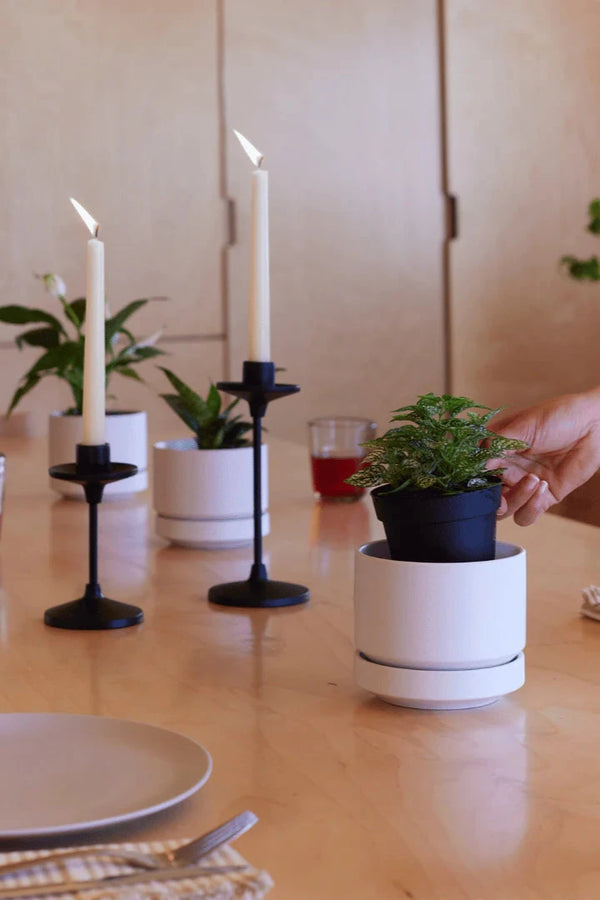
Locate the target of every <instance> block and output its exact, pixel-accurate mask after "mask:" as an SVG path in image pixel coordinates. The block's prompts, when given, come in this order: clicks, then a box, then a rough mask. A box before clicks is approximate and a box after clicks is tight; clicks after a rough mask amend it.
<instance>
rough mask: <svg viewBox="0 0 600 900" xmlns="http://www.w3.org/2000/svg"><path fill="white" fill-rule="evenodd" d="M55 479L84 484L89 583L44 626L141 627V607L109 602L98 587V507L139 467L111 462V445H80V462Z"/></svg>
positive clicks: (55, 470) (56, 470)
mask: <svg viewBox="0 0 600 900" xmlns="http://www.w3.org/2000/svg"><path fill="white" fill-rule="evenodd" d="M49 471H50V475H51V476H52V478H60V479H61V480H62V481H72V482H74V483H75V484H81V485H82V486H83V490H84V492H85V499H86V501H87V503H88V507H89V581H88V583H87V584H86V586H85V593H84V595H83V597H80V598H79V599H78V600H72V601H71V602H70V603H62V604H61V605H60V606H53V607H52V608H51V609H47V610H46V612H45V613H44V622H45V623H46V625H51V626H52V627H53V628H70V629H72V630H74V631H92V630H93V631H96V630H100V629H104V628H125V627H127V626H128V625H138V624H139V623H140V622H142V621H143V619H144V613H143V612H142V610H141V609H140V608H139V607H137V606H130V605H129V604H128V603H120V602H119V601H118V600H109V599H108V597H105V596H104V595H103V594H102V590H101V588H100V585H99V583H98V504H99V503H100V502H101V500H102V494H103V492H104V487H105V485H107V484H111V482H113V481H121V480H122V479H123V478H130V477H131V476H132V475H135V474H136V472H137V466H132V465H129V464H128V463H113V462H111V461H110V445H109V444H93V445H88V444H77V461H76V462H75V463H65V464H63V465H60V466H52V467H51V468H50V470H49Z"/></svg>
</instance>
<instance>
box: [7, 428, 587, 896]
mask: <svg viewBox="0 0 600 900" xmlns="http://www.w3.org/2000/svg"><path fill="white" fill-rule="evenodd" d="M270 445H271V446H270V510H271V534H270V535H269V537H267V538H266V539H265V561H266V563H267V565H268V568H269V572H270V574H271V575H272V577H274V578H279V579H282V580H287V581H294V582H299V583H302V584H306V585H307V586H308V587H309V588H310V592H311V598H310V602H309V603H308V604H306V605H302V606H296V607H290V608H288V609H281V610H252V611H245V610H242V609H227V608H224V607H216V606H211V605H209V603H208V601H207V593H208V590H209V588H210V587H211V586H212V585H214V584H219V583H221V582H224V581H232V580H236V579H241V578H245V577H247V575H248V572H249V566H250V563H251V561H252V548H251V547H244V548H239V549H235V550H220V551H217V550H213V551H202V550H193V549H185V548H180V547H175V546H170V545H168V544H166V543H165V542H163V541H162V540H161V539H159V538H158V537H156V536H155V533H154V519H153V512H152V503H151V492H150V491H148V492H146V493H142V494H138V495H137V496H134V497H131V498H128V499H122V500H111V501H107V502H104V503H103V504H102V505H101V507H100V513H99V522H100V525H99V535H100V582H101V585H102V588H103V590H104V592H105V594H107V595H108V596H110V597H113V598H114V599H118V600H123V601H127V602H131V603H134V604H137V605H139V606H141V607H142V608H143V610H144V617H145V619H144V622H143V624H141V625H139V626H134V627H129V628H124V629H120V630H115V631H95V632H92V631H68V630H61V629H54V628H49V627H47V626H45V625H44V624H43V613H44V610H45V609H46V608H48V607H49V606H53V605H55V604H58V603H62V602H66V601H68V600H72V599H74V598H75V597H77V596H80V595H81V593H82V589H83V586H84V584H85V581H86V576H87V556H86V554H87V542H86V541H87V538H86V528H87V510H86V507H85V504H84V503H80V502H77V501H73V500H65V499H61V498H59V497H58V496H57V495H56V494H53V493H52V492H51V490H50V489H49V485H48V475H47V461H46V447H45V443H44V441H43V440H39V439H38V440H36V439H32V438H20V437H8V438H4V439H2V441H1V442H0V449H2V450H3V451H4V452H5V454H6V470H7V478H6V496H5V504H4V515H3V523H2V533H1V537H0V573H1V593H0V712H1V713H15V712H60V713H76V714H92V715H94V716H107V717H115V718H119V719H127V720H133V721H136V722H144V723H149V724H152V725H156V726H160V727H162V728H165V729H170V730H173V731H176V732H180V733H182V734H185V735H187V736H189V737H191V738H192V739H194V740H196V741H198V742H199V743H201V744H202V745H203V746H204V747H205V748H206V749H207V750H208V751H209V753H210V754H211V756H212V759H213V765H214V768H213V772H212V775H211V777H210V779H209V780H208V782H207V783H206V784H205V786H204V787H203V788H202V789H201V790H199V791H198V792H197V793H196V794H194V795H193V796H192V797H190V798H189V799H187V800H185V801H184V802H182V803H180V804H178V805H176V806H173V807H171V808H170V809H168V810H165V811H163V812H161V813H157V814H154V815H152V816H149V817H145V818H140V819H137V820H135V821H133V822H129V823H127V824H124V825H121V826H115V827H111V828H108V829H107V828H104V829H102V830H101V831H99V832H96V833H93V834H92V835H90V834H89V833H88V834H86V835H85V836H80V837H78V836H77V835H68V836H66V837H64V838H63V839H62V841H61V840H55V841H54V842H53V843H54V844H57V843H59V844H60V843H63V844H72V843H74V842H76V841H77V840H81V841H83V840H84V839H85V840H86V841H87V842H88V843H89V842H90V841H94V842H96V841H100V840H101V841H106V840H111V841H114V840H149V839H167V838H182V837H184V836H186V837H189V836H193V835H196V834H199V833H201V832H202V831H204V830H207V829H208V828H210V827H211V826H214V825H215V824H217V823H218V822H220V821H221V820H224V819H227V818H228V817H229V816H231V815H233V814H234V813H236V812H239V811H241V810H243V809H252V810H253V811H254V812H255V813H256V814H257V815H258V816H259V819H260V821H259V824H258V825H257V826H256V827H255V828H254V829H253V830H252V831H250V832H249V833H247V834H246V835H244V836H243V837H242V838H240V840H239V842H238V844H237V847H238V849H239V850H240V852H241V853H243V855H244V856H245V857H246V858H247V859H248V860H250V861H251V862H252V863H253V864H254V865H255V866H257V867H260V868H264V869H266V870H267V871H268V872H269V873H270V874H271V876H272V878H273V879H274V882H275V887H274V888H273V890H272V893H271V894H270V896H272V897H273V900H309V898H311V900H401V898H410V900H534V898H536V900H537V898H540V900H541V898H543V900H554V898H556V900H566V898H569V900H575V898H581V900H592V898H595V897H598V896H600V622H596V621H592V620H590V619H587V618H583V617H582V616H581V615H580V612H579V610H580V605H581V596H580V591H581V589H582V588H583V587H585V586H586V585H589V584H590V583H594V582H598V583H600V530H599V529H597V528H595V527H592V526H589V525H585V524H581V523H578V522H575V521H571V520H568V519H564V518H561V517H558V516H552V515H548V514H547V515H546V516H545V517H544V518H543V519H542V520H541V521H539V522H538V523H537V524H536V525H535V526H533V527H530V528H527V529H522V528H519V527H517V526H516V525H515V524H514V523H513V522H512V521H509V522H503V523H501V525H500V536H501V537H502V538H503V539H504V540H508V541H512V542H514V543H520V544H522V545H523V546H524V547H525V548H526V550H527V560H528V563H527V564H528V639H527V648H526V683H525V686H524V687H523V688H522V689H521V690H519V691H517V692H516V693H514V694H511V695H510V696H508V697H505V698H504V699H502V700H499V701H498V702H496V703H494V704H492V705H490V706H487V707H482V708H478V709H471V710H462V711H445V712H430V711H422V710H416V709H407V708H401V707H397V706H392V705H389V704H386V703H385V702H382V701H381V700H378V699H376V698H375V697H373V696H371V695H369V694H367V693H366V692H365V691H363V690H361V689H360V688H358V687H357V685H356V684H355V681H354V677H353V657H354V647H353V597H352V594H353V568H354V554H355V550H356V548H358V547H359V546H360V545H361V544H363V543H364V542H366V541H368V540H371V539H375V538H380V537H382V530H381V527H380V524H379V523H378V522H377V521H376V520H375V518H374V515H373V512H372V509H371V503H370V500H369V498H368V497H365V498H363V499H362V500H359V501H357V502H354V503H339V504H337V503H326V502H319V501H318V500H316V499H315V498H314V496H313V494H312V489H311V483H310V470H309V460H308V455H307V451H306V448H305V447H303V446H301V445H300V444H293V443H287V442H283V441H277V440H270ZM42 843H44V842H42ZM49 843H50V842H49V841H46V842H45V843H44V845H49ZM33 844H35V845H36V846H38V845H39V844H40V841H39V840H38V841H37V843H36V842H35V841H34V842H33ZM9 845H10V842H8V843H7V844H6V846H4V847H2V849H9ZM19 846H21V844H19Z"/></svg>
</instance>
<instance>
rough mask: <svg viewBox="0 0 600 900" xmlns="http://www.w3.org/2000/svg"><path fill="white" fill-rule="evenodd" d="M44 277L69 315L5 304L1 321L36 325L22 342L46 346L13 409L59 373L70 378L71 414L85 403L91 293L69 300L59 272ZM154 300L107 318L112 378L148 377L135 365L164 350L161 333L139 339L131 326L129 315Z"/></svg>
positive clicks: (22, 381) (24, 380) (134, 303)
mask: <svg viewBox="0 0 600 900" xmlns="http://www.w3.org/2000/svg"><path fill="white" fill-rule="evenodd" d="M42 280H43V281H44V285H45V286H46V289H47V291H48V293H49V294H51V295H52V296H53V297H54V298H55V299H56V300H58V302H59V303H60V306H61V311H62V313H63V319H64V321H61V320H60V319H59V318H58V317H57V316H55V315H53V314H52V313H49V312H46V311H45V310H43V309H36V308H30V307H26V306H18V305H9V306H0V322H5V323H6V324H7V325H34V326H35V327H34V328H27V329H26V330H25V331H21V332H20V333H19V334H18V335H17V336H16V338H15V343H16V345H17V347H18V348H19V349H20V350H21V349H22V348H23V347H39V348H41V350H42V353H41V355H40V356H39V358H38V359H37V361H36V362H35V363H34V364H33V365H32V366H31V368H29V369H28V370H27V372H25V374H24V375H23V376H22V377H21V379H20V381H19V384H18V386H17V389H16V390H15V392H14V394H13V396H12V399H11V401H10V405H9V407H8V411H7V415H10V413H11V412H12V411H13V409H14V408H15V407H16V406H17V404H18V403H19V402H20V401H21V400H22V399H23V397H24V396H25V395H26V394H28V393H29V391H31V390H32V389H33V388H34V387H36V385H37V384H39V382H40V381H41V380H42V378H47V377H49V376H53V377H56V378H61V379H62V380H63V381H65V382H66V383H67V384H68V385H69V388H70V390H71V395H72V398H73V405H72V406H71V407H70V408H69V409H68V410H65V412H66V413H67V414H69V415H77V414H80V413H81V408H82V403H83V355H84V343H85V338H84V324H85V298H84V297H79V298H78V299H77V300H72V301H71V302H68V301H67V299H66V297H65V293H66V289H65V285H64V282H63V281H62V279H60V278H59V277H58V276H56V275H52V274H48V275H43V276H42ZM146 303H148V300H147V299H144V300H132V301H131V303H128V304H127V305H126V306H124V307H123V309H121V310H119V312H118V313H116V314H115V315H114V316H112V317H111V318H109V319H107V320H106V323H105V337H106V384H107V387H108V382H109V379H110V377H111V375H112V374H113V373H115V372H116V373H118V374H119V375H123V376H125V377H126V378H133V379H135V380H136V381H143V379H142V378H141V377H140V376H139V375H138V373H137V371H136V370H135V369H134V368H133V367H134V366H135V365H137V364H138V363H141V362H143V361H144V360H146V359H151V358H152V357H155V356H159V355H162V353H163V351H162V350H159V349H158V348H157V347H154V346H153V341H154V340H156V339H157V338H158V335H155V336H154V337H153V338H150V339H148V340H145V341H138V340H137V339H136V338H135V337H134V336H133V334H132V333H131V332H130V331H129V329H128V328H126V326H125V323H126V322H127V321H128V320H129V318H130V317H131V316H132V315H133V314H134V313H135V312H137V310H138V309H141V307H142V306H145V305H146Z"/></svg>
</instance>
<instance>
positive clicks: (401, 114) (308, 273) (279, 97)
mask: <svg viewBox="0 0 600 900" xmlns="http://www.w3.org/2000/svg"><path fill="white" fill-rule="evenodd" d="M224 34H225V43H224V50H225V53H224V59H225V65H224V83H225V97H226V103H225V109H226V126H227V129H226V134H227V136H226V162H227V181H228V184H227V190H228V193H229V195H230V196H231V197H232V198H234V200H235V202H236V205H237V209H238V213H239V215H238V220H237V241H238V242H237V244H236V246H234V247H233V248H232V249H231V250H230V252H229V268H228V271H229V302H228V332H229V351H230V374H231V375H232V377H239V375H240V373H241V363H242V360H243V359H245V358H246V355H247V333H246V329H247V325H246V321H247V297H248V254H249V220H248V216H249V202H250V171H251V165H250V163H249V161H248V160H247V159H246V158H245V156H244V154H243V152H242V150H241V148H240V146H239V145H238V143H237V141H236V139H235V137H234V135H233V133H232V129H233V128H236V129H237V130H239V131H240V132H242V133H243V134H244V135H246V137H248V138H249V140H251V141H252V142H253V143H254V144H255V145H256V146H257V147H258V148H259V149H260V150H261V152H263V153H264V155H265V161H264V164H263V165H264V167H265V168H267V169H268V170H269V173H270V194H271V207H270V210H271V309H272V319H271V331H272V355H273V358H274V361H275V363H276V364H277V365H279V366H283V367H285V370H286V371H285V372H284V373H282V375H281V380H285V381H292V382H296V383H298V384H300V386H301V389H302V390H301V393H300V394H299V395H298V396H296V397H292V398H290V399H287V400H285V401H281V402H278V403H275V404H273V405H272V407H271V409H270V411H269V415H268V422H267V426H268V427H269V428H270V429H271V430H272V431H273V432H274V433H280V434H284V435H287V436H291V437H295V438H301V439H303V438H304V435H305V424H304V423H305V421H306V419H308V418H309V417H311V416H315V415H325V414H352V415H363V416H371V417H373V418H375V419H376V420H378V422H379V424H380V426H383V427H385V425H386V424H387V422H388V419H389V413H390V411H391V410H393V409H394V408H395V407H398V406H400V405H402V404H403V403H405V402H408V401H411V400H412V399H413V398H414V397H415V396H416V395H417V394H418V393H423V392H426V391H428V390H434V391H439V390H440V389H441V388H442V387H443V372H444V327H443V299H442V295H443V292H442V229H443V222H442V220H443V215H442V197H441V188H440V140H439V96H438V57H437V31H436V4H435V2H433V0H370V2H369V3H365V2H363V0H348V2H345V3H339V2H338V0H298V2H296V3H293V4H290V3H281V2H277V0H256V2H253V3H247V2H246V0H228V2H227V3H226V4H225V20H224Z"/></svg>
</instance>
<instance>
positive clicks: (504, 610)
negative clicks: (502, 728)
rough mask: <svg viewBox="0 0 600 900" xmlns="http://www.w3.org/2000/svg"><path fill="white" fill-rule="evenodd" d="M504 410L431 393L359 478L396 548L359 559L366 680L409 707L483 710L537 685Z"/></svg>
mask: <svg viewBox="0 0 600 900" xmlns="http://www.w3.org/2000/svg"><path fill="white" fill-rule="evenodd" d="M495 412H496V410H491V409H489V408H488V407H484V406H481V405H479V404H476V403H474V402H473V401H472V400H469V399H467V398H466V397H452V396H450V395H447V394H445V395H443V396H441V397H438V396H436V395H434V394H431V393H430V394H425V395H423V396H421V397H419V399H418V400H417V402H416V403H414V404H412V405H410V406H405V407H402V408H401V409H398V410H396V412H395V415H394V417H393V418H392V422H394V423H395V422H397V423H399V424H398V425H397V426H396V427H394V428H392V429H390V430H389V431H388V432H387V433H386V434H384V435H382V436H381V437H379V438H375V439H374V440H372V441H369V442H368V443H367V445H366V448H367V453H366V457H365V462H364V465H363V468H362V469H361V470H359V472H357V473H356V474H355V475H353V476H351V478H350V479H349V480H350V481H351V483H353V484H355V485H357V486H360V487H373V486H375V487H374V490H373V491H372V493H371V496H372V497H373V501H374V504H375V509H376V512H377V516H378V518H379V519H381V521H382V522H383V525H384V529H385V533H386V540H385V541H373V542H371V543H369V544H365V545H364V546H363V547H361V548H360V549H359V550H358V551H357V554H356V569H355V587H354V603H355V644H356V659H355V673H356V678H357V681H358V684H359V685H360V686H361V687H363V688H365V689H366V690H369V691H371V692H373V693H375V694H377V695H378V696H380V697H381V698H383V699H384V700H387V701H389V702H391V703H395V704H399V705H402V706H415V707H423V708H427V709H454V708H462V707H469V706H481V705H484V704H486V703H491V702H492V701H493V700H495V699H497V698H498V697H500V696H502V695H503V694H507V693H510V692H511V691H514V690H517V688H519V687H521V685H522V684H523V682H524V678H525V674H524V672H525V670H524V656H523V652H522V651H523V648H524V646H525V618H526V617H525V611H526V594H525V552H524V550H523V549H522V548H521V547H517V546H515V545H512V544H506V543H503V542H496V541H495V530H496V511H497V509H498V505H499V502H500V495H501V489H502V485H501V481H500V479H499V478H498V473H499V472H500V469H499V468H492V469H491V470H490V468H488V467H489V466H494V465H495V466H498V465H500V460H501V458H502V456H503V455H504V454H506V453H508V452H510V451H511V450H517V449H523V448H524V446H525V445H524V444H523V443H522V442H521V441H515V440H510V439H507V438H504V437H501V436H499V435H496V434H494V432H493V431H491V430H490V429H489V428H488V422H489V421H490V419H491V417H492V416H493V415H494V414H495Z"/></svg>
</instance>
